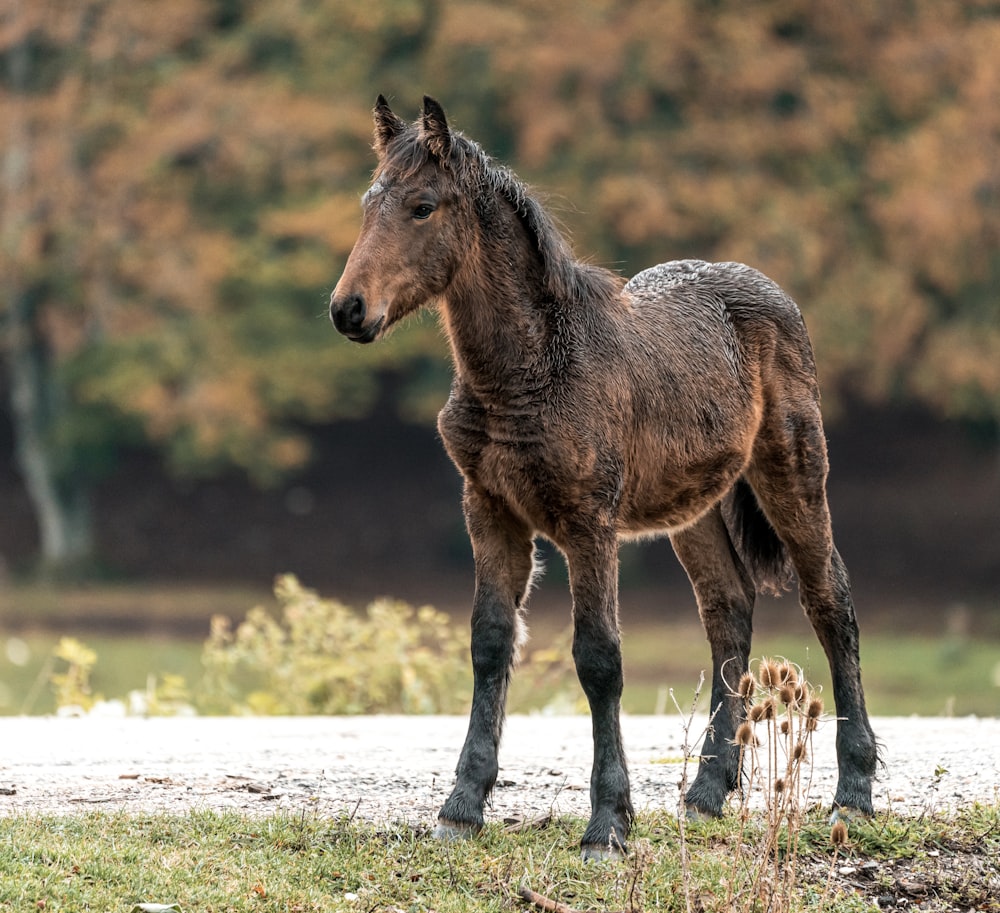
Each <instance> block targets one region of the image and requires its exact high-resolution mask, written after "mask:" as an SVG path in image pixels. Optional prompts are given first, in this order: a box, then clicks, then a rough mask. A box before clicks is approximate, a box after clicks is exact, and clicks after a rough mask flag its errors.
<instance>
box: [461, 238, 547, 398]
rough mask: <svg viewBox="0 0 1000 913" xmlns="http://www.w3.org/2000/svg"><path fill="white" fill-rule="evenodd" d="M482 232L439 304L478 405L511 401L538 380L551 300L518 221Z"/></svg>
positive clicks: (543, 368)
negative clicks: (495, 230) (480, 402)
mask: <svg viewBox="0 0 1000 913" xmlns="http://www.w3.org/2000/svg"><path fill="white" fill-rule="evenodd" d="M505 227H506V228H507V230H506V231H502V232H498V233H497V234H496V237H499V238H501V239H502V240H501V241H497V240H496V239H495V236H494V235H489V236H487V235H486V233H485V232H482V231H480V232H479V233H478V234H477V235H476V237H475V238H474V240H473V241H472V243H471V244H470V251H469V254H468V257H467V258H466V262H465V265H464V267H463V269H462V270H460V272H459V274H458V275H457V276H456V277H455V280H454V281H453V283H452V286H451V288H450V289H449V291H448V293H447V294H446V296H445V300H444V303H443V307H442V313H443V316H444V322H445V328H446V331H447V334H448V338H449V341H450V342H451V347H452V354H453V357H454V360H455V365H456V370H457V372H458V376H459V378H460V380H462V382H463V383H465V384H466V385H467V386H468V387H469V388H471V391H472V392H473V393H474V394H475V395H476V396H477V398H479V399H481V400H482V401H483V402H484V403H490V404H492V405H494V406H496V407H498V408H502V407H504V406H514V407H516V406H517V405H518V404H519V403H523V402H525V401H527V400H531V399H533V398H534V397H535V396H536V395H537V393H538V390H539V389H540V388H541V387H542V386H544V383H545V381H546V372H547V369H548V365H547V361H548V360H547V359H546V357H545V350H546V345H547V344H548V343H549V342H550V341H551V329H552V327H551V324H552V316H553V309H554V308H555V307H558V305H555V304H554V303H553V302H552V300H551V296H550V295H549V294H548V293H547V291H546V289H545V286H544V278H543V270H542V264H541V262H540V260H539V257H538V254H537V252H536V251H535V250H534V248H533V246H532V243H531V241H530V240H529V239H528V237H527V235H526V233H525V231H524V229H523V227H522V226H520V225H519V224H518V225H517V226H516V230H513V231H512V230H511V226H510V225H508V226H505Z"/></svg>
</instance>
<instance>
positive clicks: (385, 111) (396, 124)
mask: <svg viewBox="0 0 1000 913" xmlns="http://www.w3.org/2000/svg"><path fill="white" fill-rule="evenodd" d="M372 118H373V119H374V121H375V152H376V153H377V154H378V155H379V156H382V155H384V154H385V150H386V147H388V145H389V143H390V142H391V141H392V140H393V139H395V138H396V137H397V136H399V134H400V133H402V132H403V131H404V130H405V129H406V121H405V120H403V119H402V118H401V117H397V116H396V115H395V114H393V112H392V108H390V107H389V102H387V101H386V100H385V96H384V95H379V97H378V99H377V100H376V102H375V110H374V111H372Z"/></svg>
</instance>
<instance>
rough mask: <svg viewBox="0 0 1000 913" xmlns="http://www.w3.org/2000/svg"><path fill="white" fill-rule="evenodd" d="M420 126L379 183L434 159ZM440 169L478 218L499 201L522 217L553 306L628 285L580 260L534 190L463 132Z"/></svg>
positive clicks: (400, 144) (399, 143) (612, 293)
mask: <svg viewBox="0 0 1000 913" xmlns="http://www.w3.org/2000/svg"><path fill="white" fill-rule="evenodd" d="M433 157H434V156H433V153H432V152H431V151H430V150H429V149H428V146H427V143H425V142H424V140H423V137H422V135H421V133H420V129H419V127H417V126H416V125H414V126H412V127H411V128H410V129H408V130H406V131H405V132H404V133H401V134H400V135H399V136H397V137H395V138H394V139H393V140H392V141H391V142H390V143H389V144H388V147H387V148H386V154H385V157H384V159H383V160H382V161H381V162H380V163H379V167H378V169H377V170H376V173H375V178H376V180H377V179H378V177H379V176H380V175H382V174H383V173H386V172H392V173H395V174H399V175H400V176H401V177H402V178H404V179H405V178H407V177H412V176H413V175H414V174H415V173H416V172H417V171H419V170H420V169H421V168H422V167H423V166H424V165H426V164H427V163H428V162H429V161H431V159H432V158H433ZM441 165H442V166H443V167H444V168H445V169H446V170H447V171H449V172H450V173H451V174H453V175H454V177H455V180H456V181H458V182H459V183H460V184H461V185H463V186H464V187H467V188H468V190H469V194H470V196H472V197H473V198H474V199H475V200H476V209H477V212H479V213H480V214H481V217H482V214H484V213H488V212H489V211H490V210H491V209H492V205H491V204H492V201H493V200H494V199H496V198H499V199H501V200H503V201H505V202H506V203H507V204H508V205H510V207H511V208H512V209H513V210H514V212H516V213H517V216H518V218H519V219H520V221H521V224H522V225H524V227H525V229H526V230H527V232H528V234H529V236H530V237H531V238H532V240H533V241H534V246H535V248H536V249H537V251H538V253H539V255H540V256H541V259H542V264H543V267H544V273H545V286H546V290H547V291H548V292H549V294H550V295H551V296H552V298H553V300H555V301H559V302H564V303H566V304H569V305H575V304H580V303H582V302H585V301H592V300H594V299H598V300H607V299H612V298H615V297H617V296H618V295H619V293H620V292H621V288H622V285H623V284H624V282H623V280H622V279H621V277H619V276H618V275H616V274H615V273H613V272H611V271H610V270H606V269H603V268H601V267H599V266H594V265H593V264H589V263H583V262H581V261H580V260H578V259H577V258H576V256H575V255H574V253H573V249H572V247H570V245H569V242H568V241H567V240H566V238H565V236H564V235H563V233H562V232H561V231H560V230H559V227H558V226H557V225H556V223H555V221H554V220H553V219H552V217H551V216H550V215H549V214H548V213H547V212H546V211H545V208H544V207H543V206H542V204H541V203H540V202H539V201H538V200H537V199H536V198H535V196H534V194H533V193H532V192H531V190H530V188H529V187H528V186H527V185H526V184H525V183H524V182H523V181H522V180H521V179H520V178H519V177H518V176H517V175H516V174H515V173H514V172H513V171H512V170H511V169H510V168H508V167H507V166H505V165H501V164H499V163H497V162H495V161H494V160H493V159H492V158H491V157H490V156H489V155H488V154H487V153H486V152H485V151H484V150H483V148H482V147H481V146H480V145H479V144H478V143H476V142H474V141H473V140H470V139H468V138H467V137H465V136H463V135H462V134H461V133H459V132H458V131H454V130H453V131H452V132H451V144H450V150H449V154H448V157H447V158H446V159H444V160H442V161H441Z"/></svg>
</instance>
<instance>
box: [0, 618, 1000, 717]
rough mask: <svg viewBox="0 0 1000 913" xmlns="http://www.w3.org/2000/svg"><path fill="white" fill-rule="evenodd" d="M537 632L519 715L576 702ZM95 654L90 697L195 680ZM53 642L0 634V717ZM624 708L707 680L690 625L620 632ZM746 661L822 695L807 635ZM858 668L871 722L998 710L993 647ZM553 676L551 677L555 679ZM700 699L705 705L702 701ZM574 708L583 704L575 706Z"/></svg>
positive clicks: (926, 642) (183, 662) (189, 653)
mask: <svg viewBox="0 0 1000 913" xmlns="http://www.w3.org/2000/svg"><path fill="white" fill-rule="evenodd" d="M556 630H557V629H556V628H555V627H554V626H549V627H548V628H545V627H544V626H539V628H538V629H536V630H535V631H534V632H533V637H532V641H531V642H530V644H529V646H528V649H527V651H526V659H528V660H529V664H526V665H525V666H524V667H523V668H522V669H520V670H518V672H517V673H516V674H515V676H514V681H513V685H512V691H511V708H512V710H515V711H521V712H523V711H527V710H531V709H534V708H537V707H538V706H540V705H544V704H545V703H546V702H548V701H550V700H552V699H553V698H555V697H556V696H557V695H564V699H563V701H562V704H563V706H565V707H567V708H569V709H572V708H573V707H574V706H575V705H577V704H580V701H581V699H582V695H581V692H580V689H579V686H578V685H577V684H576V682H575V679H574V676H573V672H572V666H571V662H572V661H571V658H570V655H569V650H568V648H563V653H564V655H565V662H564V663H563V664H562V666H561V668H560V669H559V670H556V672H552V671H551V670H550V671H549V672H548V673H547V674H546V675H545V676H543V677H541V678H538V677H536V676H535V675H534V673H533V670H532V669H531V667H530V657H531V655H532V653H533V652H534V651H536V650H544V649H546V648H547V647H548V646H549V644H551V643H552V641H553V639H555V638H556V637H557V636H558V634H557V633H554V632H555V631H556ZM77 636H79V637H80V638H81V639H82V640H83V641H84V642H85V643H86V644H87V646H89V647H91V648H92V649H93V650H94V651H95V652H96V653H97V656H98V661H97V665H96V667H95V670H94V675H93V685H94V691H95V693H100V694H103V695H104V696H105V697H109V698H111V697H124V696H125V695H126V694H128V692H129V691H132V690H135V689H138V690H144V689H145V688H146V687H147V683H148V678H149V676H150V675H154V676H159V677H162V676H163V675H164V674H165V673H171V674H175V675H181V676H183V677H184V678H185V679H186V680H187V682H188V683H189V685H191V686H195V685H196V684H197V682H198V679H199V677H200V675H201V642H200V641H199V640H197V639H195V640H191V639H178V638H171V637H165V636H162V635H155V636H154V635H150V636H136V635H128V636H122V637H113V636H108V635H88V634H78V635H77ZM57 641H58V637H56V636H55V635H52V634H19V635H7V636H4V635H2V634H0V715H2V714H7V715H9V714H21V713H29V714H42V713H51V712H52V711H53V710H54V709H55V707H54V703H53V698H52V690H51V688H50V686H49V684H48V675H49V674H50V673H51V671H52V670H53V668H54V667H53V665H52V660H51V653H52V649H53V647H54V646H55V644H56V642H57ZM624 652H625V670H626V684H625V694H624V697H623V704H624V708H625V710H626V711H627V712H630V713H635V714H639V713H653V712H654V711H655V710H657V709H661V710H666V712H672V710H673V706H672V704H669V703H668V702H667V700H668V699H667V696H666V695H667V689H668V688H674V689H675V690H676V691H677V693H678V694H686V693H690V692H691V691H692V690H693V688H694V685H695V684H696V683H697V681H698V675H699V673H700V672H701V671H702V670H704V671H705V672H706V675H707V674H709V673H710V671H711V670H710V666H709V651H708V644H707V642H706V641H705V636H704V634H703V632H702V631H701V629H700V628H699V627H697V626H696V625H656V624H653V623H649V622H644V623H642V622H640V623H638V624H633V625H631V626H629V627H626V628H625V631H624ZM754 655H755V656H758V657H759V656H764V655H768V656H784V657H787V658H789V659H791V660H792V661H794V662H796V663H798V664H799V665H801V666H802V667H803V668H804V670H805V672H806V674H807V676H808V677H809V679H810V681H812V682H813V683H814V684H815V685H817V686H820V687H822V688H823V690H824V692H825V693H829V691H830V686H829V673H828V671H827V667H826V659H825V657H824V656H823V652H822V650H821V649H820V647H819V645H818V643H817V642H816V641H815V639H813V638H812V637H811V636H808V635H807V636H803V637H796V636H792V637H788V636H780V635H769V634H767V633H763V634H760V635H758V636H757V637H756V638H755V641H754ZM862 667H863V673H864V680H865V691H866V694H867V697H868V706H869V710H870V712H871V713H872V714H873V715H877V716H903V715H910V714H919V715H923V716H938V715H955V716H964V715H968V714H977V715H980V716H995V715H996V714H997V711H998V708H1000V684H998V683H1000V644H997V643H993V642H988V641H980V640H964V641H959V640H955V639H945V638H941V639H935V638H932V637H928V636H925V635H897V634H889V633H883V632H878V631H876V632H868V633H867V634H866V636H865V637H864V639H863V643H862ZM556 673H558V674H556ZM706 699H707V698H706ZM581 707H582V704H581Z"/></svg>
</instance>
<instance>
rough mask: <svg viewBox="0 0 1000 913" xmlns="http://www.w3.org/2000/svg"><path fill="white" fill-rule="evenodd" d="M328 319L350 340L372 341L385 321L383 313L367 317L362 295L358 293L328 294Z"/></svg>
mask: <svg viewBox="0 0 1000 913" xmlns="http://www.w3.org/2000/svg"><path fill="white" fill-rule="evenodd" d="M330 320H331V321H332V322H333V325H334V326H335V327H336V328H337V331H338V332H340V333H343V334H344V335H345V336H346V337H347V338H348V339H350V340H351V341H352V342H362V343H364V342H372V341H374V339H375V337H377V336H378V334H379V331H380V330H381V329H382V324H383V323H384V322H385V315H383V316H381V317H378V318H377V319H375V320H370V319H369V314H368V308H367V306H366V305H365V299H364V296H362V295H360V294H357V293H355V294H352V295H343V296H338V295H337V293H336V291H335V292H334V293H333V295H331V296H330Z"/></svg>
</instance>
